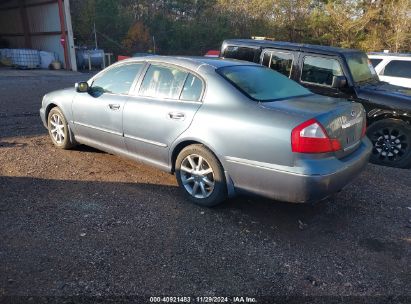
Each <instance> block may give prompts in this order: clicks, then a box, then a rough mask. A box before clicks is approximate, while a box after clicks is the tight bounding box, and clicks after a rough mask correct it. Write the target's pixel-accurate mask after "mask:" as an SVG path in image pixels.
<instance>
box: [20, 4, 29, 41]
mask: <svg viewBox="0 0 411 304" xmlns="http://www.w3.org/2000/svg"><path fill="white" fill-rule="evenodd" d="M19 8H20V17H21V21H22V23H23V32H24V47H26V48H28V49H30V48H31V37H30V28H29V20H28V17H27V9H26V3H25V0H20V1H19Z"/></svg>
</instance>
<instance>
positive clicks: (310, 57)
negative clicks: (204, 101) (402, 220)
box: [221, 39, 411, 168]
mask: <svg viewBox="0 0 411 304" xmlns="http://www.w3.org/2000/svg"><path fill="white" fill-rule="evenodd" d="M221 57H223V58H234V59H239V60H246V61H251V62H256V63H260V64H262V65H265V66H267V67H270V68H272V69H274V70H276V71H277V72H280V73H282V74H284V75H285V76H287V77H289V78H291V79H293V80H294V81H297V82H298V83H300V84H301V85H303V86H305V87H307V88H308V89H310V90H311V91H312V92H314V93H317V94H321V95H327V96H332V97H341V98H346V99H350V100H354V101H357V102H361V103H362V104H363V106H364V108H365V109H366V111H367V124H368V129H367V135H368V137H369V138H370V139H371V141H372V142H373V145H374V149H373V153H372V155H371V161H372V162H373V163H377V164H383V165H388V166H392V167H399V168H408V167H410V166H411V89H407V88H403V87H398V86H393V85H390V84H388V83H386V82H382V81H380V80H379V79H378V76H377V74H376V73H375V70H374V68H373V67H372V65H371V63H370V61H369V60H368V57H367V55H366V54H365V53H364V52H362V51H359V50H353V49H344V48H336V47H329V46H320V45H310V44H297V43H288V42H278V41H268V40H253V39H231V40H225V41H224V42H223V44H222V47H221Z"/></svg>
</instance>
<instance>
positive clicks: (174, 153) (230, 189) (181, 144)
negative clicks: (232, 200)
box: [170, 138, 236, 197]
mask: <svg viewBox="0 0 411 304" xmlns="http://www.w3.org/2000/svg"><path fill="white" fill-rule="evenodd" d="M190 145H203V146H204V147H206V148H207V149H208V150H210V151H211V153H213V154H214V156H215V157H216V159H217V160H218V161H219V163H220V164H221V167H222V168H223V172H224V177H225V182H226V186H227V194H228V197H234V196H235V195H236V191H235V186H234V182H233V180H232V179H231V177H230V174H229V173H228V171H227V170H226V169H225V167H224V163H223V161H222V158H221V157H219V156H218V154H217V153H216V151H215V150H214V149H213V147H212V146H211V145H209V144H207V143H205V142H201V141H199V140H198V139H193V138H187V139H183V140H180V141H178V142H176V143H175V144H174V146H173V147H172V148H171V149H170V151H171V153H170V163H171V166H170V168H171V173H172V174H174V173H175V165H176V160H177V157H178V154H179V153H180V152H181V151H182V150H183V149H184V148H185V147H188V146H190Z"/></svg>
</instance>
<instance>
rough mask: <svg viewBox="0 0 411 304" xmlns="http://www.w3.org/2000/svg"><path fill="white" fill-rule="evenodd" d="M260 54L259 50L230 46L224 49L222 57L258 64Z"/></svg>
mask: <svg viewBox="0 0 411 304" xmlns="http://www.w3.org/2000/svg"><path fill="white" fill-rule="evenodd" d="M260 54H261V51H260V50H259V49H255V48H250V47H241V46H232V45H230V46H227V47H226V48H225V50H224V53H223V57H225V58H233V59H238V60H244V61H250V62H258V60H259V57H260Z"/></svg>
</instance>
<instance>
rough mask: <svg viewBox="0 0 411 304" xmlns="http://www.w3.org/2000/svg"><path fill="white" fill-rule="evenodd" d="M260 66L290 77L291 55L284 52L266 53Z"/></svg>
mask: <svg viewBox="0 0 411 304" xmlns="http://www.w3.org/2000/svg"><path fill="white" fill-rule="evenodd" d="M262 64H263V65H265V66H267V67H269V68H271V69H273V70H275V71H277V72H279V73H281V74H283V75H285V76H287V77H290V75H291V69H292V67H293V55H292V54H291V53H286V52H278V51H267V52H265V53H264V55H263V61H262Z"/></svg>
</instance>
